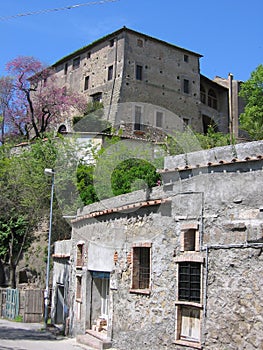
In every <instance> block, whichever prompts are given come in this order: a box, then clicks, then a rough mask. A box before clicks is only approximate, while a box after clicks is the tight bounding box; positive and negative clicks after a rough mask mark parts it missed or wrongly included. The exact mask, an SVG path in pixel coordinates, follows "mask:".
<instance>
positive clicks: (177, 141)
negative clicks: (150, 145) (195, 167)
mask: <svg viewBox="0 0 263 350" xmlns="http://www.w3.org/2000/svg"><path fill="white" fill-rule="evenodd" d="M230 143H231V142H230V135H229V134H223V133H221V132H216V131H214V128H213V126H212V125H211V126H209V127H208V131H207V134H206V135H204V134H200V133H194V132H192V131H190V130H186V131H185V132H175V133H174V136H167V138H166V144H165V148H166V150H167V152H168V154H169V155H178V154H187V153H190V152H195V151H200V150H202V149H210V148H213V147H220V146H227V145H230Z"/></svg>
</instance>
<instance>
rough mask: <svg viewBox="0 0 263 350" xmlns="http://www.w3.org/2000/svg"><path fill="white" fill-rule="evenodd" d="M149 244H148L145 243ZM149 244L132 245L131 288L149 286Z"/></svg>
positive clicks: (147, 287)
mask: <svg viewBox="0 0 263 350" xmlns="http://www.w3.org/2000/svg"><path fill="white" fill-rule="evenodd" d="M146 245H149V244H146ZM150 250H151V247H150V245H149V246H147V247H145V244H144V246H143V247H142V246H140V247H133V261H132V265H133V266H132V290H138V289H139V290H147V289H149V288H150V256H151V252H150Z"/></svg>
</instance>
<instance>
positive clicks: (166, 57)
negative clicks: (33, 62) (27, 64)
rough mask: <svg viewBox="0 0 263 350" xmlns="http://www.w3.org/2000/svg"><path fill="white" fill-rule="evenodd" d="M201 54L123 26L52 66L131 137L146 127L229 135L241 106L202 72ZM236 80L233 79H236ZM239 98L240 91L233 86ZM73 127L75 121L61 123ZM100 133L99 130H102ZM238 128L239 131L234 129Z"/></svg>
mask: <svg viewBox="0 0 263 350" xmlns="http://www.w3.org/2000/svg"><path fill="white" fill-rule="evenodd" d="M201 57H202V55H200V54H198V53H196V52H193V51H190V50H187V49H184V48H181V47H178V46H175V45H173V44H169V43H167V42H165V41H162V40H159V39H156V38H153V37H150V36H148V35H145V34H142V33H139V32H136V31H134V30H131V29H128V28H126V27H123V28H121V29H119V30H117V31H115V32H113V33H111V34H108V35H106V36H105V37H103V38H100V39H98V40H97V41H95V42H93V43H91V44H90V45H88V46H85V47H83V48H81V49H79V50H77V51H75V52H73V53H71V54H69V55H68V56H66V57H63V58H62V59H60V60H59V61H58V62H56V63H55V64H54V65H53V66H54V68H55V70H56V74H57V76H58V80H59V83H60V84H61V85H63V86H66V87H67V88H69V89H72V90H74V91H78V92H80V93H83V94H84V95H85V96H86V97H87V101H88V102H94V101H99V102H102V103H103V106H104V107H105V111H104V119H106V120H108V121H109V122H111V124H112V125H114V126H115V127H117V129H118V128H122V129H123V131H124V132H128V133H129V135H130V134H133V133H134V132H135V133H136V132H138V131H139V132H140V133H141V135H142V136H143V135H144V133H147V131H149V130H148V128H155V129H161V130H164V131H166V133H167V132H168V133H169V131H173V130H174V129H176V130H183V129H184V128H185V126H186V125H189V126H190V127H191V128H192V129H193V130H195V131H197V132H200V133H202V132H203V133H206V131H207V128H208V126H209V125H210V124H212V125H213V126H214V128H215V130H217V131H222V132H224V133H227V132H228V131H229V125H230V120H231V116H230V113H232V115H234V116H235V119H236V120H237V118H238V115H239V113H240V109H239V107H240V105H238V104H232V109H231V108H230V107H229V106H230V105H229V98H230V97H229V96H230V95H229V91H230V87H229V86H227V84H225V83H222V81H223V80H224V79H222V81H219V80H218V79H217V80H215V81H212V80H210V79H208V78H206V77H205V76H203V75H202V74H201V73H200V62H199V61H200V58H201ZM232 81H233V80H231V83H232ZM231 93H232V94H235V96H234V97H235V99H237V91H235V90H234V89H232V90H231ZM60 128H62V129H63V130H64V131H70V130H72V122H71V120H67V121H66V120H65V124H64V125H60ZM98 131H100V130H98ZM235 132H237V130H236V129H235Z"/></svg>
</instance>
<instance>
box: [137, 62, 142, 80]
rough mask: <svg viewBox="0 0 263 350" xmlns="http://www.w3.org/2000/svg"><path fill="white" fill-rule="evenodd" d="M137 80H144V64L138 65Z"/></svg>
mask: <svg viewBox="0 0 263 350" xmlns="http://www.w3.org/2000/svg"><path fill="white" fill-rule="evenodd" d="M136 80H142V66H140V65H139V64H137V65H136Z"/></svg>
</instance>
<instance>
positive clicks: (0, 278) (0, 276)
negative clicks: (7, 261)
mask: <svg viewBox="0 0 263 350" xmlns="http://www.w3.org/2000/svg"><path fill="white" fill-rule="evenodd" d="M4 285H5V270H4V266H3V262H2V260H1V259H0V287H3V286H4Z"/></svg>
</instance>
